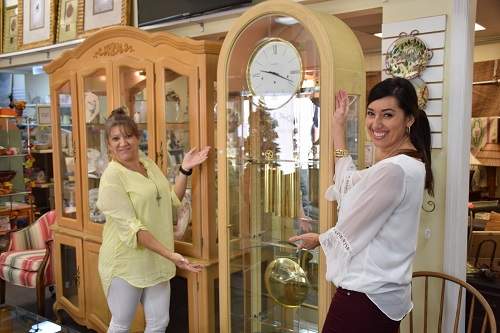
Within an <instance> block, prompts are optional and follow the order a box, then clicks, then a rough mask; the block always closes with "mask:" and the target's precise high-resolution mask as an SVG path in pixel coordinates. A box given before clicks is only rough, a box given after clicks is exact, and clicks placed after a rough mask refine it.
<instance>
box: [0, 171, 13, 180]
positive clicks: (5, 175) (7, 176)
mask: <svg viewBox="0 0 500 333" xmlns="http://www.w3.org/2000/svg"><path fill="white" fill-rule="evenodd" d="M15 175H16V172H15V171H14V170H2V171H0V183H4V182H8V181H10V180H11V179H12V178H14V176H15Z"/></svg>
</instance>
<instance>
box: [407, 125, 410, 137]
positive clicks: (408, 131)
mask: <svg viewBox="0 0 500 333" xmlns="http://www.w3.org/2000/svg"><path fill="white" fill-rule="evenodd" d="M410 129H411V126H408V127H406V134H408V135H410Z"/></svg>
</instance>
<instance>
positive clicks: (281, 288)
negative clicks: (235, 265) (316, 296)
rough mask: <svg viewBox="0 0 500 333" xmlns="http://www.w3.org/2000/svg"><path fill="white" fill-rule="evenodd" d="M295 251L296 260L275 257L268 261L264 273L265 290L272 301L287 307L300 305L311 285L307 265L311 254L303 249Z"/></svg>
mask: <svg viewBox="0 0 500 333" xmlns="http://www.w3.org/2000/svg"><path fill="white" fill-rule="evenodd" d="M293 245H295V244H293ZM296 253H297V261H294V260H292V259H290V258H285V257H281V258H276V259H274V260H273V261H271V262H270V263H269V265H268V266H267V268H266V272H265V273H264V282H265V285H266V289H267V292H268V293H269V295H271V297H272V299H273V300H274V301H276V302H277V303H278V304H280V305H282V306H284V307H287V308H295V307H298V306H300V305H301V304H302V303H303V302H304V301H305V299H306V297H307V293H308V292H309V287H310V285H311V284H310V282H309V279H308V277H307V267H308V265H309V261H310V260H311V259H312V257H313V255H312V253H311V252H309V251H307V250H303V249H298V250H297V251H296Z"/></svg>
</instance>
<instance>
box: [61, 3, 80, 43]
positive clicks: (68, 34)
mask: <svg viewBox="0 0 500 333" xmlns="http://www.w3.org/2000/svg"><path fill="white" fill-rule="evenodd" d="M77 17H78V0H60V1H59V15H57V37H56V41H57V42H58V43H61V42H65V41H68V40H72V39H75V38H76V18H77Z"/></svg>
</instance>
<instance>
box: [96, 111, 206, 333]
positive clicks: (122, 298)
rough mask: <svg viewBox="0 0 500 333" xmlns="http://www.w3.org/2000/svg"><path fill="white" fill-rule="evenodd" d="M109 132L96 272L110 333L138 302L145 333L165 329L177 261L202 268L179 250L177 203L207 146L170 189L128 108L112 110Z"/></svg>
mask: <svg viewBox="0 0 500 333" xmlns="http://www.w3.org/2000/svg"><path fill="white" fill-rule="evenodd" d="M105 129H106V137H107V141H108V150H109V153H110V154H111V157H112V161H111V162H110V163H109V165H108V167H107V168H106V170H105V171H104V173H103V175H102V177H101V182H100V186H99V199H98V201H97V207H98V208H99V209H100V210H101V211H102V213H103V214H104V215H105V216H106V224H105V225H104V231H103V241H102V245H101V249H100V252H99V274H100V277H101V282H102V286H103V289H104V292H105V294H106V297H107V301H108V305H109V309H110V310H111V315H112V317H111V322H110V324H109V328H108V332H128V330H129V328H130V324H131V322H132V319H133V318H134V314H135V311H136V307H137V304H138V303H139V302H141V303H142V304H143V305H144V313H145V317H146V330H145V331H146V332H165V329H166V327H167V325H168V322H169V303H170V282H169V281H170V279H171V278H172V277H174V275H175V266H177V267H179V268H181V269H184V270H189V271H192V272H199V271H200V270H201V266H199V265H196V264H192V263H190V262H189V261H188V260H187V259H185V258H184V257H183V256H182V255H180V254H179V253H176V252H174V237H173V223H172V207H173V206H179V205H180V200H182V198H183V196H184V193H185V191H186V185H187V177H188V176H189V175H190V174H191V172H192V168H193V167H195V166H197V165H199V164H201V163H203V162H204V161H205V160H206V159H207V156H208V152H209V150H210V147H205V148H203V149H201V150H200V151H196V149H192V150H191V151H189V152H188V153H187V154H186V155H185V157H184V159H183V161H182V164H181V168H180V174H179V175H178V176H177V177H176V181H175V185H174V186H173V187H172V186H171V185H170V184H169V182H168V181H167V179H166V178H165V176H164V175H163V173H162V171H161V170H160V168H158V166H157V165H156V164H155V163H154V162H153V161H152V160H151V159H149V158H148V157H146V156H145V155H144V154H142V153H140V152H139V135H140V133H139V129H138V128H137V124H136V123H135V122H134V121H133V120H132V119H131V118H130V117H129V116H128V115H127V114H126V113H125V111H124V110H123V109H121V108H119V109H116V110H114V111H113V112H112V113H111V115H110V117H109V118H108V119H107V121H106V124H105Z"/></svg>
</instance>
